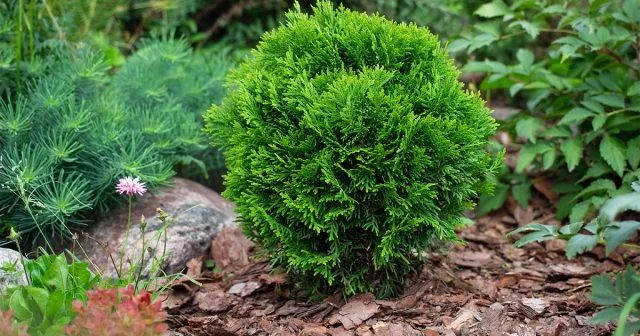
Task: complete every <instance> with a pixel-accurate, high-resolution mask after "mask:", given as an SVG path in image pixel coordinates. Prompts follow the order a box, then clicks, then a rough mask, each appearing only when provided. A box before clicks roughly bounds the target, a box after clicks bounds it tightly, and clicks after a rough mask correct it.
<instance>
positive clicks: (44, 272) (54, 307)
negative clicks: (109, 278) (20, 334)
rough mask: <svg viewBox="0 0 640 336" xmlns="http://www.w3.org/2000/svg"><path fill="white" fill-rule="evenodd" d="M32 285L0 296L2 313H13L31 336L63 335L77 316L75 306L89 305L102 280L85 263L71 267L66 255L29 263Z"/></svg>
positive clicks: (27, 266) (17, 288) (44, 257)
mask: <svg viewBox="0 0 640 336" xmlns="http://www.w3.org/2000/svg"><path fill="white" fill-rule="evenodd" d="M25 269H26V273H27V274H28V277H29V281H30V285H28V286H18V287H13V288H9V289H8V290H7V291H6V293H4V294H3V295H2V296H0V310H1V311H12V312H13V314H14V319H15V321H16V322H18V323H20V324H23V325H27V326H28V332H29V335H32V336H39V335H61V334H62V331H63V328H64V327H65V326H66V325H67V324H69V322H70V321H71V320H72V318H73V317H74V316H75V315H74V313H73V311H72V303H73V302H74V301H75V300H81V301H86V300H87V294H86V291H87V290H90V289H92V288H93V287H94V286H95V285H97V284H98V281H99V277H98V276H96V275H94V274H93V273H92V272H91V271H90V270H89V265H88V264H87V263H85V262H78V261H76V262H73V263H71V264H69V263H67V260H66V258H65V255H64V254H60V255H53V254H51V255H49V254H46V253H45V254H43V255H42V256H40V257H38V258H37V259H34V260H25Z"/></svg>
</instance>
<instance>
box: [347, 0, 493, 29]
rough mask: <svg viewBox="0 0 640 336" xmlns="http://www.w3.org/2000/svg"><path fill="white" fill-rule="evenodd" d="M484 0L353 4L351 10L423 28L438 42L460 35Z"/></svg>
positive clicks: (384, 0) (392, 0) (389, 0)
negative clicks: (439, 38)
mask: <svg viewBox="0 0 640 336" xmlns="http://www.w3.org/2000/svg"><path fill="white" fill-rule="evenodd" d="M483 2H484V1H483V0H464V1H447V0H355V1H351V2H350V7H351V8H354V9H360V10H365V11H367V12H368V13H376V12H379V13H380V14H381V15H384V16H385V17H386V18H388V19H390V20H395V21H399V22H414V23H416V24H417V25H420V26H426V27H428V28H429V30H431V31H432V32H433V33H434V34H437V35H438V36H440V37H441V38H448V37H449V36H452V35H455V34H458V33H460V32H461V31H462V30H463V29H464V28H466V27H467V26H468V25H470V24H471V22H472V20H473V19H474V18H473V16H472V15H471V13H472V12H473V10H474V9H475V8H477V7H478V6H480V5H481V4H482V3H483Z"/></svg>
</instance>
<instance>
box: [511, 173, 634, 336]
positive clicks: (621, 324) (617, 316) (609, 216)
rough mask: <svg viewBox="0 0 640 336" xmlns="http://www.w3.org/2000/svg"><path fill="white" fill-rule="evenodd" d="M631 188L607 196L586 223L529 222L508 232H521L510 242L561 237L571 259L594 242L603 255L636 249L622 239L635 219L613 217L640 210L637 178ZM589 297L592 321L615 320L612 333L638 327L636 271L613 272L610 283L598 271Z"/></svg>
mask: <svg viewBox="0 0 640 336" xmlns="http://www.w3.org/2000/svg"><path fill="white" fill-rule="evenodd" d="M632 188H633V190H634V192H631V193H628V194H623V195H618V196H616V197H614V198H612V199H609V200H607V201H606V202H605V203H604V205H603V206H602V208H601V209H600V216H598V217H596V218H595V219H593V220H592V221H590V222H589V223H584V222H582V221H580V222H575V223H571V224H568V225H564V226H562V227H560V228H558V227H556V226H554V225H543V224H538V223H532V224H529V225H525V226H523V227H520V228H518V229H517V230H514V231H512V232H510V233H509V235H510V236H512V235H516V234H521V233H524V235H523V236H522V237H520V238H519V239H518V240H517V241H516V242H515V243H514V245H515V246H517V247H522V246H524V245H526V244H530V243H533V242H542V241H546V240H553V239H562V240H566V241H567V251H566V253H567V258H569V259H573V258H575V257H576V256H577V255H578V254H581V253H584V252H586V251H590V250H592V249H593V248H595V247H596V246H597V245H599V244H600V245H604V246H605V253H606V255H610V254H611V253H612V252H613V251H615V250H616V248H618V247H620V246H624V247H626V248H633V249H640V246H639V245H635V244H631V243H626V241H628V240H629V239H631V238H632V237H634V234H635V233H636V232H638V231H640V222H639V221H637V220H622V221H620V220H617V218H618V217H619V215H621V214H623V213H625V212H627V211H635V212H637V213H640V181H637V182H634V183H633V184H632ZM591 281H592V284H591V293H592V294H591V298H592V300H593V301H594V302H595V303H597V304H599V305H602V306H605V309H603V310H602V311H601V312H599V313H598V314H597V315H595V316H594V317H593V319H592V322H593V323H608V322H610V321H613V320H617V321H618V331H617V333H616V335H617V336H618V335H619V336H622V335H633V334H635V333H636V332H638V331H640V323H638V320H637V319H638V318H639V317H640V310H639V309H640V275H638V274H637V271H636V270H635V269H633V268H632V267H631V266H629V267H628V268H627V270H626V271H625V272H623V273H620V274H618V275H617V276H616V279H615V282H614V284H615V285H612V283H611V281H610V279H609V277H608V276H605V275H598V276H595V277H593V278H592V279H591Z"/></svg>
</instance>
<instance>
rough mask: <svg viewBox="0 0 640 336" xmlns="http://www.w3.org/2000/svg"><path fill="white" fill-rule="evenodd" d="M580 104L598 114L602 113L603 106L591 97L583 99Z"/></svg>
mask: <svg viewBox="0 0 640 336" xmlns="http://www.w3.org/2000/svg"><path fill="white" fill-rule="evenodd" d="M582 105H584V106H585V107H586V108H588V109H589V110H591V111H593V112H596V113H598V114H602V113H604V107H602V105H601V104H600V103H598V102H597V101H595V100H593V99H591V98H589V99H585V100H583V101H582Z"/></svg>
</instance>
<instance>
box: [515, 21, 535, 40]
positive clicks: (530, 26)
mask: <svg viewBox="0 0 640 336" xmlns="http://www.w3.org/2000/svg"><path fill="white" fill-rule="evenodd" d="M513 26H520V27H522V29H524V30H525V31H526V32H527V34H529V35H530V36H531V38H533V39H535V38H536V37H538V34H540V27H539V26H538V24H537V23H535V22H530V21H524V20H519V21H516V22H513V23H511V24H510V25H509V27H513Z"/></svg>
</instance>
